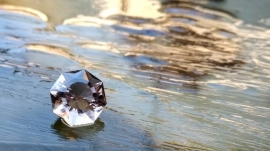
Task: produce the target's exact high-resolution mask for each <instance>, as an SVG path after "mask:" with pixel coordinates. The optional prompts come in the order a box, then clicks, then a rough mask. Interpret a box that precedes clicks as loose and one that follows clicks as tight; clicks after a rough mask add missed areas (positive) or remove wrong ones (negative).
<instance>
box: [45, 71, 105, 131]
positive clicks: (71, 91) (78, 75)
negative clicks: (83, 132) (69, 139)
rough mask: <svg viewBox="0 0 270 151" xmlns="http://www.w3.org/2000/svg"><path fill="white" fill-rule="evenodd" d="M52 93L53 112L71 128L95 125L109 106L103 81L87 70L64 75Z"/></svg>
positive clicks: (53, 87) (58, 80) (52, 89)
mask: <svg viewBox="0 0 270 151" xmlns="http://www.w3.org/2000/svg"><path fill="white" fill-rule="evenodd" d="M50 93H51V101H52V107H53V112H54V113H55V114H56V115H58V116H59V117H62V118H63V119H64V122H66V123H67V124H68V125H69V126H76V125H85V124H90V123H93V122H94V121H95V120H96V119H97V117H98V116H99V115H100V113H101V111H102V110H103V109H104V107H105V105H106V104H107V101H106V96H105V91H104V86H103V83H102V81H101V80H99V79H98V78H97V77H95V76H94V75H92V74H91V73H90V72H88V71H86V70H77V71H70V72H66V73H62V74H61V75H60V77H59V78H58V79H57V81H56V82H55V84H54V85H53V86H52V88H51V90H50ZM86 115H87V116H86ZM87 117H88V118H89V119H87ZM76 118H78V119H76Z"/></svg>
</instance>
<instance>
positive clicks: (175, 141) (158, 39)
mask: <svg viewBox="0 0 270 151" xmlns="http://www.w3.org/2000/svg"><path fill="white" fill-rule="evenodd" d="M118 2H119V4H121V2H122V1H121V2H120V1H117V2H115V3H117V4H118ZM125 2H126V3H130V4H132V5H126V4H125V9H126V10H122V9H119V11H118V10H117V9H118V8H117V6H115V4H112V3H110V2H108V3H109V4H110V5H113V7H108V8H113V9H116V10H117V11H108V12H106V11H105V10H104V11H102V13H100V15H101V16H99V17H98V16H82V15H79V16H77V17H74V18H69V19H66V18H65V19H64V21H63V24H61V25H57V26H56V27H55V28H54V29H50V28H49V25H48V24H47V19H46V15H44V14H43V13H41V12H37V11H35V10H32V9H27V8H22V7H18V8H16V7H15V6H14V7H9V8H6V9H3V8H2V9H1V11H0V16H2V18H1V19H0V21H1V22H2V24H1V25H0V28H1V33H0V36H1V42H0V48H1V50H0V52H1V54H0V55H1V58H3V59H1V60H0V72H1V73H3V72H2V71H4V72H5V74H3V75H2V74H1V75H0V82H1V84H2V85H4V88H5V89H0V91H1V94H3V95H4V97H2V98H3V99H4V100H9V101H4V104H5V105H6V107H7V108H3V107H2V108H1V109H2V110H3V111H2V115H6V116H4V117H9V118H5V119H3V121H4V122H3V123H4V124H2V125H1V131H0V132H1V133H2V134H8V135H6V136H8V137H7V139H8V140H9V141H10V142H9V143H13V144H14V143H15V144H16V142H22V141H25V140H28V142H29V143H30V142H33V141H36V142H38V143H40V142H44V144H51V143H55V142H56V143H55V146H56V148H57V146H58V145H59V146H66V145H70V148H72V147H74V146H81V147H82V148H83V149H84V147H85V148H91V149H93V150H94V149H101V150H106V149H111V148H114V149H127V148H133V149H134V148H136V149H138V150H142V149H161V150H164V149H172V150H181V149H183V150H192V149H193V150H208V149H209V150H211V149H213V150H227V149H229V150H230V149H232V150H234V149H235V150H239V149H250V150H256V149H267V148H269V139H270V138H269V136H270V135H269V130H268V129H269V122H268V117H267V116H268V115H269V114H270V113H269V108H270V106H269V102H268V101H267V100H269V82H268V81H269V70H268V69H269V67H268V66H267V65H268V64H269V58H270V57H269V56H270V55H269V54H268V51H266V50H267V47H268V45H267V42H268V41H269V40H268V39H269V36H267V34H266V32H265V29H262V28H255V27H253V26H250V27H246V26H245V25H243V24H241V21H239V20H238V19H235V18H234V17H232V16H231V15H230V14H228V13H226V12H222V11H218V10H212V9H209V8H205V7H204V6H203V5H200V6H197V5H195V4H194V3H190V2H187V1H186V2H185V3H183V2H178V1H177V2H176V1H175V2H172V3H170V2H168V3H160V2H158V1H156V3H155V4H152V3H149V1H145V3H140V5H143V6H150V5H153V9H147V8H148V7H136V9H135V7H134V10H137V9H139V10H137V11H134V10H133V9H132V10H129V9H130V8H129V7H132V8H133V6H137V5H135V4H137V3H138V2H137V1H125ZM0 8H1V7H0ZM151 8H152V7H151ZM124 11H126V12H124ZM112 12H115V13H112ZM134 12H136V13H134ZM137 12H138V13H137ZM102 14H103V15H102ZM48 16H49V15H48ZM52 17H53V16H52ZM15 25H16V26H15ZM17 25H21V26H19V27H17ZM268 44H269V42H268ZM19 50H26V52H24V51H19ZM16 53H17V54H16ZM18 54H22V55H23V56H24V55H25V56H26V57H25V56H24V57H21V58H20V59H18V56H16V55H18ZM27 55H28V57H27ZM44 58H46V60H47V61H48V62H45V61H43V60H44ZM39 61H40V62H39ZM25 62H26V63H25ZM27 62H35V63H36V62H39V64H41V65H37V66H35V65H29V64H28V63H27ZM55 62H62V63H64V64H63V65H66V67H61V66H59V64H58V65H54V64H55ZM44 64H46V65H47V66H52V67H48V68H46V67H43V65H44ZM81 67H83V68H91V71H93V72H94V73H95V74H97V75H98V76H99V77H101V78H102V80H103V81H104V83H105V86H106V88H107V90H110V91H108V93H107V96H108V98H109V100H110V101H109V102H110V103H109V109H108V110H106V111H105V112H104V114H102V115H101V117H100V120H98V121H97V123H96V125H94V126H93V127H88V128H82V129H74V130H70V129H69V128H67V127H63V125H61V123H60V122H59V121H56V122H55V123H53V124H52V121H53V120H54V119H55V117H53V115H52V114H50V113H51V106H50V103H49V102H48V101H49V100H50V99H49V96H48V93H47V90H48V89H49V88H50V86H51V84H52V81H54V80H55V79H56V78H57V75H59V73H60V72H61V71H62V70H63V69H72V68H81ZM17 73H21V74H17ZM18 77H20V78H18ZM44 80H45V81H44ZM15 85H16V86H17V85H18V86H17V87H16V88H15ZM14 89H16V90H18V91H14ZM33 89H35V91H34V92H33V91H31V90H33ZM45 92H46V93H45ZM106 92H107V91H106ZM25 94H27V95H25ZM18 100H19V101H22V100H24V101H25V102H26V103H23V104H20V103H18ZM13 103H15V104H16V105H13ZM33 106H34V107H33ZM12 107H16V109H13V108H12ZM18 108H20V109H21V110H23V111H24V114H20V113H19V112H20V111H21V110H19V109H18ZM43 113H44V114H43ZM18 114H20V115H21V117H19V116H17V115H18ZM39 115H40V116H41V117H42V118H43V119H44V120H43V121H40V118H38V117H37V116H39ZM10 117H12V118H10ZM48 125H52V126H51V127H50V126H48ZM22 130H24V131H22ZM29 130H31V131H29ZM14 132H16V133H14ZM33 138H35V139H33ZM71 140H73V141H71ZM1 142H3V141H1ZM26 142H27V141H26ZM23 145H25V144H23ZM73 145H74V146H73ZM19 146H20V145H19ZM26 146H27V145H26ZM55 146H54V147H55ZM49 147H52V146H49ZM52 148H53V147H52Z"/></svg>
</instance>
